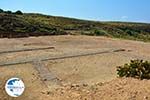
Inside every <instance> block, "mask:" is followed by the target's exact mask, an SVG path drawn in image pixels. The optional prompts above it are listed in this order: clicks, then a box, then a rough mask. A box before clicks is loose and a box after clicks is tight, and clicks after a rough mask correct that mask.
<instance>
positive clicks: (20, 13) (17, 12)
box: [14, 10, 23, 15]
mask: <svg viewBox="0 0 150 100" xmlns="http://www.w3.org/2000/svg"><path fill="white" fill-rule="evenodd" d="M14 14H17V15H23V13H22V12H21V11H20V10H18V11H16V12H15V13H14Z"/></svg>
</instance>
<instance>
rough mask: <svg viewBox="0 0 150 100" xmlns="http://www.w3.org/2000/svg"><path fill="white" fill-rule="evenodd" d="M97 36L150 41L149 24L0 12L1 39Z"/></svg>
mask: <svg viewBox="0 0 150 100" xmlns="http://www.w3.org/2000/svg"><path fill="white" fill-rule="evenodd" d="M65 34H72V35H80V34H81V35H91V36H93V35H96V36H101V35H102V36H109V37H117V38H126V39H134V40H142V41H150V24H146V23H145V24H144V23H127V22H97V21H87V20H79V19H74V18H65V17H55V16H49V15H42V14H34V13H22V12H21V11H16V12H11V11H3V10H2V9H0V37H1V38H2V37H8V38H13V37H28V36H41V35H65Z"/></svg>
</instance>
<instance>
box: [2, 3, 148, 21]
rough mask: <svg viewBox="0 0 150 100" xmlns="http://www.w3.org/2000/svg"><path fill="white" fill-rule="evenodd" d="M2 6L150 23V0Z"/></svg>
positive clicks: (100, 18)
mask: <svg viewBox="0 0 150 100" xmlns="http://www.w3.org/2000/svg"><path fill="white" fill-rule="evenodd" d="M0 8H2V9H4V10H12V11H16V10H22V11H23V12H35V13H43V14H48V15H54V16H66V17H74V18H80V19H89V20H98V21H135V22H148V23H150V0H1V1H0Z"/></svg>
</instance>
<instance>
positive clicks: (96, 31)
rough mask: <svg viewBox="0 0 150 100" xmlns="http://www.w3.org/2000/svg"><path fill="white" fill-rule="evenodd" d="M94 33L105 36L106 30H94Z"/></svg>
mask: <svg viewBox="0 0 150 100" xmlns="http://www.w3.org/2000/svg"><path fill="white" fill-rule="evenodd" d="M94 33H95V35H96V36H105V35H106V34H107V32H106V31H104V30H95V32H94Z"/></svg>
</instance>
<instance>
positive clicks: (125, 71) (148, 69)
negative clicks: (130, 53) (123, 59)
mask: <svg viewBox="0 0 150 100" xmlns="http://www.w3.org/2000/svg"><path fill="white" fill-rule="evenodd" d="M117 74H118V75H119V77H135V78H140V79H150V62H149V61H143V60H131V61H130V63H129V64H125V65H124V66H118V67H117Z"/></svg>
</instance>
